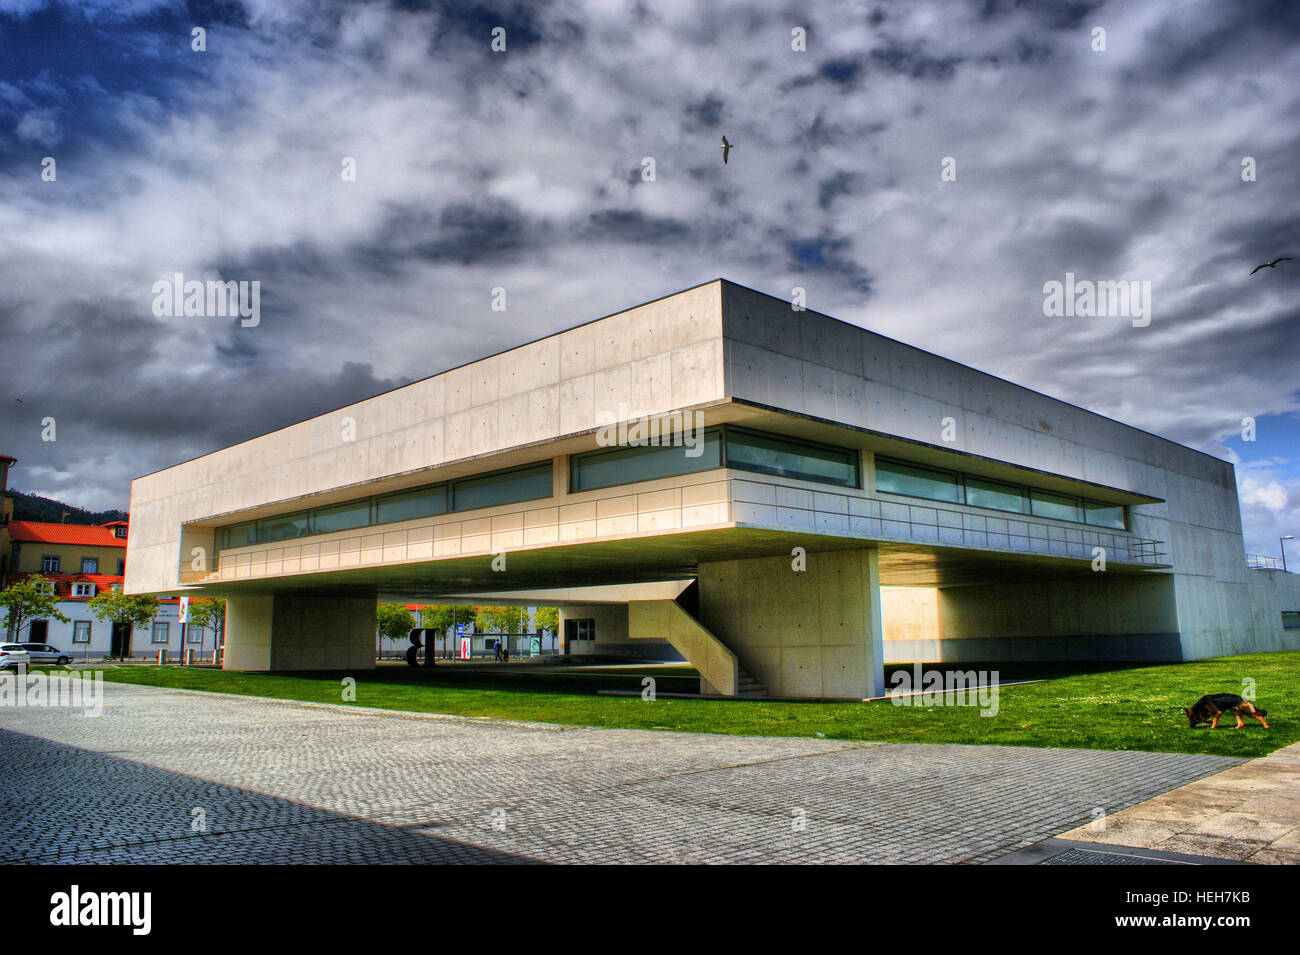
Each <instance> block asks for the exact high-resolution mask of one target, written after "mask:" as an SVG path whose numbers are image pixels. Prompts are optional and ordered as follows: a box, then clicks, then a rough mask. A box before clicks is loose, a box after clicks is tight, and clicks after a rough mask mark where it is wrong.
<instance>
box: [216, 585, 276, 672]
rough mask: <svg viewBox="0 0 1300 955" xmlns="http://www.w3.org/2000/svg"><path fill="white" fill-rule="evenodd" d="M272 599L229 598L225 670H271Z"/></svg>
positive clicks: (260, 597) (254, 597)
mask: <svg viewBox="0 0 1300 955" xmlns="http://www.w3.org/2000/svg"><path fill="white" fill-rule="evenodd" d="M274 610H275V598H274V597H271V596H249V597H227V598H226V629H225V638H226V642H225V647H226V650H225V658H224V660H223V662H222V664H221V668H222V669H223V670H269V669H271V616H272V614H273V612H274Z"/></svg>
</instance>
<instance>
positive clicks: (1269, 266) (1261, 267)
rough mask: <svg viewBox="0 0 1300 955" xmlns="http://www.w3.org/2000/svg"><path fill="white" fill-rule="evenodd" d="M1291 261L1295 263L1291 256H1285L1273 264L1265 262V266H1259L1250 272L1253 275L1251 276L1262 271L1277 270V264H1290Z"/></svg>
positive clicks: (1275, 260)
mask: <svg viewBox="0 0 1300 955" xmlns="http://www.w3.org/2000/svg"><path fill="white" fill-rule="evenodd" d="M1290 261H1293V260H1292V259H1291V258H1290V257H1289V256H1285V255H1284V256H1282V257H1281V258H1277V259H1274V260H1273V261H1272V262H1265V263H1264V264H1263V265H1257V266H1255V267H1254V268H1253V269H1251V270H1250V274H1251V275H1254V274H1255V273H1256V272H1258V271H1259V270H1260V269H1275V268H1277V264H1278V263H1279V262H1290Z"/></svg>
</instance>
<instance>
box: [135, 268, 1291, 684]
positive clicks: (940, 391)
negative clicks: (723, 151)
mask: <svg viewBox="0 0 1300 955" xmlns="http://www.w3.org/2000/svg"><path fill="white" fill-rule="evenodd" d="M611 425H626V427H621V426H620V427H613V426H611ZM131 515H132V520H131V530H130V552H131V561H130V563H129V565H128V567H127V574H126V587H127V590H128V592H132V593H175V592H178V590H179V589H183V588H189V589H190V590H191V591H192V592H202V593H212V594H220V595H222V596H225V597H226V598H227V600H228V602H229V603H228V607H229V611H228V617H227V633H226V648H227V652H226V660H225V665H226V666H227V667H229V668H233V669H247V670H259V669H260V670H265V669H304V668H317V669H341V668H363V667H369V666H372V665H373V648H374V625H375V602H376V599H377V598H381V599H402V600H407V601H412V602H415V601H418V602H433V601H436V600H439V599H445V598H448V597H454V596H456V595H467V594H480V595H484V596H483V597H482V599H481V602H488V600H489V599H490V598H489V597H488V596H487V595H499V596H501V597H503V598H504V597H509V598H511V599H531V600H533V602H545V603H556V604H559V605H561V606H562V607H563V608H564V610H563V614H564V618H563V621H562V624H561V630H562V632H563V634H564V637H565V639H566V642H567V643H568V644H569V646H570V648H571V649H576V645H577V644H583V643H587V644H588V645H589V646H591V647H599V646H602V645H604V646H611V647H617V646H619V645H624V646H628V645H633V644H636V642H637V641H644V640H667V641H668V642H669V643H671V645H672V646H673V647H675V648H676V649H677V650H679V651H680V652H681V654H682V655H683V656H685V657H686V658H687V659H689V660H690V661H692V662H693V663H695V664H696V665H697V666H698V667H699V668H700V671H701V673H702V674H703V676H702V680H701V682H702V689H704V690H705V691H707V692H715V693H721V694H726V695H732V694H737V693H740V692H742V691H744V690H746V689H748V690H749V691H751V692H761V691H764V690H765V691H766V692H768V693H770V694H772V695H775V696H790V697H833V698H863V697H870V696H877V695H880V694H881V693H882V691H883V688H884V687H883V678H882V666H883V664H884V663H885V662H886V661H893V660H917V661H949V660H953V661H975V660H982V661H1009V660H1057V659H1134V660H1138V659H1141V660H1179V659H1191V658H1197V657H1204V656H1208V655H1213V654H1221V653H1240V652H1246V651H1253V650H1264V649H1277V648H1282V647H1296V646H1298V645H1300V640H1298V639H1297V638H1298V637H1300V633H1297V632H1294V631H1290V630H1287V629H1285V627H1284V622H1283V621H1284V616H1283V612H1284V611H1294V610H1297V609H1300V577H1298V576H1297V575H1294V574H1283V573H1279V572H1261V571H1248V570H1247V567H1246V556H1245V553H1244V549H1243V544H1242V533H1241V518H1240V512H1239V508H1238V502H1237V493H1236V486H1235V482H1234V476H1233V469H1232V466H1231V465H1230V464H1228V463H1226V462H1223V461H1220V460H1218V459H1216V458H1213V457H1211V456H1209V455H1206V454H1202V453H1200V452H1197V451H1193V450H1190V449H1188V448H1185V447H1182V446H1180V445H1178V444H1175V443H1173V442H1171V441H1167V440H1165V439H1163V438H1160V437H1157V436H1155V435H1152V434H1148V433H1146V432H1143V431H1140V430H1138V429H1136V428H1131V427H1128V426H1126V425H1123V424H1120V423H1119V422H1116V421H1112V420H1109V419H1107V418H1104V417H1101V416H1100V415H1097V414H1093V413H1092V412H1088V411H1084V410H1082V409H1080V408H1076V407H1073V406H1071V405H1068V404H1065V403H1063V402H1061V401H1057V400H1055V399H1052V398H1048V397H1045V396H1043V395H1040V394H1037V393H1035V392H1032V391H1029V390H1027V389H1025V388H1021V387H1018V386H1016V385H1013V384H1010V383H1009V382H1006V381H1003V380H1001V379H998V378H995V377H993V376H991V375H987V374H984V373H981V372H978V371H975V370H973V369H970V368H967V367H964V366H962V365H959V364H957V363H956V362H953V361H949V360H947V359H944V358H939V357H937V356H935V355H931V354H928V353H926V352H923V351H920V350H918V349H916V348H912V347H909V346H907V345H903V344H900V343H899V342H896V341H892V340H890V339H888V338H884V337H882V336H880V335H876V334H873V333H871V332H868V331H865V330H864V329H862V328H859V327H856V326H853V325H849V324H846V323H843V322H840V321H837V320H835V319H833V318H830V317H828V316H825V315H820V314H817V313H814V312H809V311H798V310H795V309H794V308H792V307H791V305H790V303H788V302H785V301H782V300H780V299H776V298H773V297H770V296H768V295H764V294H761V293H759V292H756V291H753V290H751V289H747V288H743V287H740V286H737V285H735V284H733V283H730V282H727V281H724V280H717V281H713V282H709V283H707V284H705V285H701V286H698V287H696V288H692V289H688V290H686V291H684V292H679V293H677V294H675V295H670V296H668V297H666V298H662V299H659V300H657V301H653V302H649V303H646V304H644V305H640V306H637V307H635V308H631V309H628V310H627V311H624V312H620V313H618V314H615V315H610V316H607V317H605V318H601V319H598V320H596V321H592V322H589V323H587V324H584V325H580V326H578V327H576V328H572V329H570V330H568V331H565V332H561V333H559V334H555V335H551V336H548V337H546V338H543V339H541V340H538V341H535V342H531V343H529V344H526V345H522V346H520V347H518V348H513V349H511V350H509V351H505V352H502V353H500V354H496V355H492V356H491V357H488V358H484V359H482V360H480V361H476V362H472V363H470V364H467V365H463V366H461V367H458V368H454V369H452V370H450V371H446V372H443V373H441V374H437V375H434V376H432V377H430V378H426V379H424V380H422V381H417V382H415V383H413V384H411V385H407V386H405V387H402V388H398V389H396V390H394V391H390V392H387V393H385V394H382V395H378V396H376V397H374V398H370V399H367V400H365V401H362V402H358V403H357V404H354V405H350V406H348V407H345V408H340V409H339V410H337V411H335V412H331V413H329V414H325V415H321V416H319V417H316V418H312V419H310V420H308V421H303V422H301V423H299V424H295V425H292V426H290V427H287V428H284V429H281V430H279V431H276V432H273V433H270V434H266V435H263V436H261V437H258V438H255V439H253V440H251V441H246V442H244V443H242V444H238V445H235V446H233V447H229V448H226V449H224V450H221V451H217V452H214V453H212V454H208V455H205V456H203V457H200V458H197V459H195V460H192V461H188V462H186V463H184V464H179V465H177V466H175V467H171V468H167V469H166V470H163V471H159V472H156V473H154V474H150V475H147V476H145V477H142V478H139V479H138V480H136V481H135V482H134V483H133V485H132V493H131ZM1287 619H1289V618H1287Z"/></svg>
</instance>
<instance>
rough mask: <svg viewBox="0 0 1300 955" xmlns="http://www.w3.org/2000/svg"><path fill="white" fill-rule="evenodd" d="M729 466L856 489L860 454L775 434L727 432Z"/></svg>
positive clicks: (732, 430)
mask: <svg viewBox="0 0 1300 955" xmlns="http://www.w3.org/2000/svg"><path fill="white" fill-rule="evenodd" d="M727 466H728V467H732V468H739V469H740V470H742V471H757V472H759V473H760V474H775V475H778V476H780V477H788V478H797V479H798V480H801V481H819V482H821V483H823V484H839V485H842V486H844V487H857V484H858V454H857V452H856V451H850V450H848V449H843V448H823V447H820V446H818V445H812V444H803V443H802V442H798V441H791V440H790V439H788V438H782V437H778V436H776V435H763V434H758V433H756V432H753V431H742V430H740V429H738V428H728V429H727Z"/></svg>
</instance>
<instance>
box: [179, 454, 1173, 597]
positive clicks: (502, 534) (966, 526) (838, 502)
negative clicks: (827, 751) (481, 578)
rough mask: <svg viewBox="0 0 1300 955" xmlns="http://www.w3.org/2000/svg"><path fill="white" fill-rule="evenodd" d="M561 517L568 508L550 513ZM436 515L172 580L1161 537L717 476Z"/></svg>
mask: <svg viewBox="0 0 1300 955" xmlns="http://www.w3.org/2000/svg"><path fill="white" fill-rule="evenodd" d="M565 513H567V514H569V515H570V516H568V517H565V518H561V516H560V515H561V514H565ZM447 518H448V516H447V515H439V518H437V519H434V520H432V521H431V522H430V523H428V524H425V525H421V526H417V527H407V528H400V529H396V530H383V529H378V528H367V529H366V530H364V531H359V532H357V533H355V534H351V535H348V536H344V537H339V538H335V539H333V540H328V541H318V540H312V539H308V538H304V539H296V540H293V541H291V542H284V543H278V544H267V545H259V546H257V547H255V548H250V549H241V550H240V551H237V552H233V553H230V552H227V553H226V554H223V555H221V559H220V562H219V564H218V566H217V567H216V568H215V569H213V570H208V571H192V570H189V569H188V568H185V569H183V570H182V571H181V573H180V582H181V583H183V584H201V583H213V582H218V581H221V582H224V581H237V580H247V579H252V578H263V577H272V576H280V575H289V574H300V573H314V572H320V571H333V570H346V569H351V568H360V567H375V566H382V565H385V564H402V563H410V562H420V561H429V560H438V559H442V558H449V557H464V556H475V555H490V554H497V553H501V552H503V551H504V552H510V551H515V550H523V549H529V548H534V547H545V546H550V545H556V544H567V543H580V542H584V541H593V540H599V539H602V538H619V537H626V536H630V535H634V534H652V533H670V532H673V531H682V530H692V531H697V530H703V529H707V528H710V527H721V526H727V525H729V524H732V523H737V524H744V525H746V526H749V527H758V528H764V529H771V530H778V531H807V532H811V533H816V534H828V535H835V536H844V537H854V538H859V539H864V540H880V541H899V542H907V543H918V544H933V545H936V546H943V547H961V548H972V549H980V550H993V551H1007V552H1015V553H1023V554H1036V555H1042V556H1051V557H1069V558H1079V559H1085V560H1092V559H1093V558H1095V557H1096V556H1097V554H1096V553H1094V548H1097V547H1102V548H1105V557H1106V560H1107V561H1110V562H1114V563H1121V564H1138V565H1144V566H1152V567H1159V566H1168V565H1165V564H1162V563H1161V558H1162V557H1163V556H1164V553H1163V552H1162V551H1161V550H1160V549H1159V548H1160V545H1161V543H1162V542H1161V541H1157V540H1146V539H1142V538H1138V537H1134V536H1132V535H1130V534H1127V533H1124V532H1122V531H1108V530H1102V529H1098V528H1093V527H1088V526H1086V525H1078V526H1074V525H1064V524H1054V523H1051V522H1048V521H1041V520H1036V519H1034V518H1032V517H1028V516H1023V515H1013V514H1008V515H1006V516H1004V517H1003V516H991V515H986V514H978V513H972V512H969V511H964V510H956V509H953V508H945V507H942V506H937V505H931V504H919V503H918V504H913V503H904V502H899V501H892V500H887V499H884V498H879V497H870V496H865V495H862V494H853V493H847V492H841V491H836V490H834V489H833V488H826V489H816V490H814V489H811V488H805V487H795V486H792V485H788V484H778V483H775V482H772V481H764V480H762V479H758V478H755V477H724V478H719V479H715V480H712V481H706V482H701V483H699V484H690V485H684V486H678V487H670V488H664V489H660V490H650V491H631V492H629V493H626V494H616V495H612V496H609V497H604V498H594V499H590V500H585V501H584V500H578V501H571V500H570V501H565V502H564V503H563V504H545V505H542V506H534V507H529V508H525V509H523V510H519V511H511V512H507V513H499V514H493V515H488V516H483V517H459V516H455V517H451V518H450V519H447Z"/></svg>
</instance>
